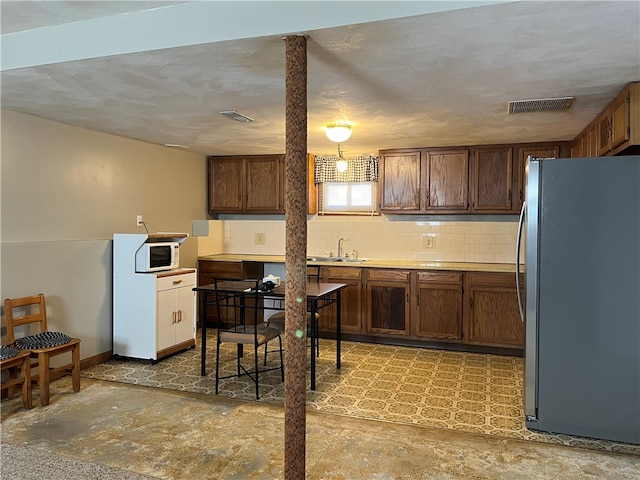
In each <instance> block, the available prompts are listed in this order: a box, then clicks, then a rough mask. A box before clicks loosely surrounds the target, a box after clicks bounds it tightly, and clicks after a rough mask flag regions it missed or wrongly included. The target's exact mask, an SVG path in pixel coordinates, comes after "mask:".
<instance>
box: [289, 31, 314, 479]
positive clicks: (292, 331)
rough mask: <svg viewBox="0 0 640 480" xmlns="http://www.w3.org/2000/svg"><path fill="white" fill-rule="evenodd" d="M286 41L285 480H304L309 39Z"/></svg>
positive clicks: (291, 38)
mask: <svg viewBox="0 0 640 480" xmlns="http://www.w3.org/2000/svg"><path fill="white" fill-rule="evenodd" d="M285 43H286V110H285V112H286V120H285V123H286V155H285V165H286V167H285V168H286V170H285V172H286V175H285V192H286V197H285V208H286V252H285V274H286V286H285V314H286V322H285V334H284V345H285V370H284V372H285V374H284V478H285V480H300V479H303V478H305V450H306V438H305V433H306V403H307V321H306V311H307V301H306V298H307V292H306V290H307V275H306V264H307V39H306V37H304V36H301V35H291V36H287V37H286V38H285ZM312 354H313V353H312Z"/></svg>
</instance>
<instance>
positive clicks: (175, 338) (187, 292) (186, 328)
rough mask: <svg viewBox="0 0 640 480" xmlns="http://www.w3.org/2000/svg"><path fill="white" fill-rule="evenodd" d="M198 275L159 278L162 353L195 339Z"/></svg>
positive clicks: (158, 335) (158, 320)
mask: <svg viewBox="0 0 640 480" xmlns="http://www.w3.org/2000/svg"><path fill="white" fill-rule="evenodd" d="M195 286H196V275H195V273H185V274H181V275H171V276H167V277H160V278H158V282H157V295H156V302H157V318H156V320H157V324H156V329H157V330H156V333H157V345H156V348H157V350H158V352H163V351H165V350H167V349H171V348H172V347H174V346H175V345H180V344H182V343H184V342H189V341H191V340H193V339H194V338H195V292H194V291H193V288H194V287H195Z"/></svg>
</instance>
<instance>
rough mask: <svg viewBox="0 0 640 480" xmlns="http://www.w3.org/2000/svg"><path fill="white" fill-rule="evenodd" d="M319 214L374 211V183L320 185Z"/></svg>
mask: <svg viewBox="0 0 640 480" xmlns="http://www.w3.org/2000/svg"><path fill="white" fill-rule="evenodd" d="M321 197H322V198H321V199H320V202H319V203H320V214H327V213H351V214H353V213H366V214H368V215H373V214H374V213H375V211H376V182H326V183H323V184H322V195H321Z"/></svg>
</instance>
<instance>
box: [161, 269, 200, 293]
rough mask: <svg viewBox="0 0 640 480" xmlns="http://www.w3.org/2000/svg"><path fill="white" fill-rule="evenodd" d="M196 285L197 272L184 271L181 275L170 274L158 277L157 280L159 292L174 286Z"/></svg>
mask: <svg viewBox="0 0 640 480" xmlns="http://www.w3.org/2000/svg"><path fill="white" fill-rule="evenodd" d="M195 286H196V274H195V272H194V273H183V274H180V275H168V276H163V277H158V279H157V281H156V290H157V291H158V292H159V291H161V290H170V289H172V288H182V287H192V288H193V287H195Z"/></svg>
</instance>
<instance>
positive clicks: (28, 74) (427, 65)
mask: <svg viewBox="0 0 640 480" xmlns="http://www.w3.org/2000/svg"><path fill="white" fill-rule="evenodd" d="M180 3H184V2H56V1H53V2H7V1H3V2H2V3H1V5H0V6H1V8H2V34H3V40H4V37H5V35H7V36H9V35H10V34H11V32H20V31H24V30H29V29H32V28H39V27H46V26H47V25H59V24H64V23H67V22H82V21H86V20H88V19H91V18H95V17H107V16H115V15H122V14H123V13H125V12H133V11H138V12H140V11H141V10H143V9H148V8H155V7H157V6H160V5H164V6H167V5H169V6H170V4H180ZM292 3H296V2H292ZM333 3H334V5H336V7H337V6H338V5H339V4H340V3H341V2H333ZM360 3H361V4H362V5H363V6H365V4H367V3H368V2H360ZM453 3H455V2H453ZM79 4H83V5H84V6H83V7H81V8H80V7H79ZM235 4H236V5H238V6H239V7H238V8H247V7H249V6H250V5H251V4H250V2H235ZM243 4H244V5H243ZM175 7H180V5H175ZM143 13H144V12H143ZM249 14H250V12H247V15H249ZM336 15H338V16H339V14H338V13H336ZM286 33H288V32H281V34H280V35H264V36H259V37H254V38H238V39H233V40H227V41H217V42H213V43H202V44H197V45H187V46H180V47H175V48H163V49H156V50H147V51H142V52H135V53H127V54H118V55H109V56H100V57H97V58H87V59H82V60H76V61H66V62H59V63H50V64H42V65H36V66H29V67H24V68H15V69H6V68H3V71H2V77H1V82H2V83H1V85H2V107H3V108H7V109H11V110H15V111H20V112H25V113H29V114H33V115H37V116H41V117H44V118H49V119H53V120H58V121H61V122H65V123H68V124H72V125H77V126H81V127H86V128H90V129H93V130H98V131H102V132H108V133H113V134H116V135H121V136H125V137H130V138H135V139H139V140H143V141H147V142H152V143H158V144H166V143H175V144H181V145H186V146H189V147H190V148H191V149H192V150H193V151H196V152H201V153H205V154H233V153H244V154H251V153H254V154H257V153H281V152H284V146H285V141H284V135H285V131H284V125H285V119H284V101H285V84H284V72H285V52H284V42H283V40H282V35H284V34H286ZM304 33H306V34H308V35H309V41H308V48H307V50H308V150H309V151H310V152H313V153H318V154H327V153H333V152H335V145H334V144H332V143H331V142H329V140H327V139H326V137H325V136H324V132H323V126H324V125H325V124H327V123H331V122H333V121H336V120H345V121H348V122H349V123H351V124H352V125H353V136H352V137H351V139H350V140H348V141H347V142H346V143H345V144H344V145H342V148H343V150H344V153H345V155H347V156H351V155H358V154H361V153H373V152H376V151H377V150H378V149H381V148H398V147H416V146H448V145H478V144H491V143H516V142H533V141H563V140H570V139H572V138H574V137H575V136H576V135H577V134H578V133H579V132H580V131H581V130H582V128H584V127H585V126H586V125H587V124H588V123H589V122H590V121H591V120H592V119H593V118H595V116H596V115H597V114H598V113H600V112H601V111H602V110H603V108H604V107H605V106H606V105H607V104H608V102H610V101H611V100H612V99H613V98H614V97H615V96H616V94H617V93H618V92H619V91H620V90H621V89H622V88H623V86H624V85H626V84H627V83H629V82H631V81H640V2H636V1H629V2H620V1H605V2H593V1H585V2H576V1H569V2H556V1H553V2H538V1H534V2H506V3H498V4H493V5H482V6H473V7H471V8H462V9H457V10H451V11H440V12H435V13H430V14H425V15H415V16H410V17H405V18H396V19H388V20H382V21H373V22H367V23H359V24H354V25H342V26H335V27H330V28H319V29H314V30H310V31H305V32H304ZM82 41H83V39H81V38H79V39H78V42H82ZM561 96H574V97H575V101H574V102H573V105H572V106H571V108H570V109H569V110H567V111H566V112H552V113H526V114H517V115H508V114H507V104H508V102H509V101H510V100H528V99H539V98H548V97H561ZM228 109H231V110H237V111H239V112H241V113H243V114H245V115H248V116H249V117H251V118H253V119H255V121H254V122H252V123H238V122H233V121H231V120H229V119H227V118H225V117H223V116H221V115H220V114H219V113H218V112H219V111H221V110H228Z"/></svg>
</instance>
